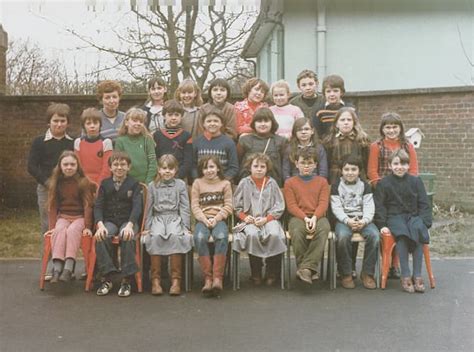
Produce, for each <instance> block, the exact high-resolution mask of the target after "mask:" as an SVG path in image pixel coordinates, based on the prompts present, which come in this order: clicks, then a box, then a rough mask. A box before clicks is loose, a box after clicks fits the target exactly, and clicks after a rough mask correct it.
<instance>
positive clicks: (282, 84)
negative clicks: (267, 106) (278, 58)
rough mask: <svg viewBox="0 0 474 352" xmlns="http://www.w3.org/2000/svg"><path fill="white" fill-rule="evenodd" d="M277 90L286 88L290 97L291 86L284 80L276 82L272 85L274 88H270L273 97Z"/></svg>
mask: <svg viewBox="0 0 474 352" xmlns="http://www.w3.org/2000/svg"><path fill="white" fill-rule="evenodd" d="M275 88H285V89H286V92H287V93H288V95H290V85H289V84H288V82H287V81H285V80H284V79H280V80H279V81H276V82H275V83H273V84H272V87H271V88H270V94H271V95H273V90H274V89H275Z"/></svg>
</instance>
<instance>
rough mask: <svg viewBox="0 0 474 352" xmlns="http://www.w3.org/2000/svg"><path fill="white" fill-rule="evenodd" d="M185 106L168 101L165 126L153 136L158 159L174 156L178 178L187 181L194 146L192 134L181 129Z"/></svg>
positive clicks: (164, 113)
mask: <svg viewBox="0 0 474 352" xmlns="http://www.w3.org/2000/svg"><path fill="white" fill-rule="evenodd" d="M183 114H184V109H183V106H182V105H181V104H180V103H178V102H177V101H176V100H168V101H167V102H166V103H165V105H164V106H163V116H164V117H165V125H164V127H163V128H160V129H159V130H157V131H156V132H155V133H154V134H153V139H154V140H155V144H156V147H155V154H156V157H157V159H159V158H160V157H161V156H163V155H165V154H172V155H173V156H174V157H175V158H176V160H178V165H179V169H178V173H177V175H176V177H178V178H180V179H185V178H186V177H187V176H188V175H189V174H190V172H191V167H192V161H193V145H192V139H191V134H190V133H189V132H188V131H185V130H184V129H183V128H182V127H181V121H182V118H183Z"/></svg>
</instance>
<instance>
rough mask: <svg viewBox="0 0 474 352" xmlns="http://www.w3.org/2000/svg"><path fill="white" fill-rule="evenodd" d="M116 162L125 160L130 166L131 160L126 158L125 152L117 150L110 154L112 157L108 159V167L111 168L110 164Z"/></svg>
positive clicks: (128, 157)
mask: <svg viewBox="0 0 474 352" xmlns="http://www.w3.org/2000/svg"><path fill="white" fill-rule="evenodd" d="M117 160H118V161H120V160H125V161H126V162H127V164H128V165H131V164H132V159H130V156H128V154H127V153H126V152H121V151H118V150H114V151H113V152H112V155H110V158H109V167H111V166H112V163H113V162H114V161H117Z"/></svg>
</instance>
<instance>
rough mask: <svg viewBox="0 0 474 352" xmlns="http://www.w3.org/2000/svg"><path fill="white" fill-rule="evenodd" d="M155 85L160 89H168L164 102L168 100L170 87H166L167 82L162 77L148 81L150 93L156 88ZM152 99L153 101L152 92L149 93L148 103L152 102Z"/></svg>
mask: <svg viewBox="0 0 474 352" xmlns="http://www.w3.org/2000/svg"><path fill="white" fill-rule="evenodd" d="M155 84H158V85H159V86H160V87H165V88H166V91H165V93H164V94H163V100H166V99H167V97H168V87H167V86H166V81H165V80H164V79H163V78H161V77H152V78H150V79H149V80H148V82H147V85H146V86H147V89H148V91H149V90H150V89H151V88H153V87H154V86H155ZM151 100H152V99H151V96H150V92H148V99H147V101H146V102H147V103H148V102H150V101H151Z"/></svg>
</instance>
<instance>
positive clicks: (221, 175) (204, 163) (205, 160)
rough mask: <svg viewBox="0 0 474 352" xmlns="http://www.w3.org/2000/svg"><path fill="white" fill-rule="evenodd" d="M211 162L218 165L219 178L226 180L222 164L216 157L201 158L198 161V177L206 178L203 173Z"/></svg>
mask: <svg viewBox="0 0 474 352" xmlns="http://www.w3.org/2000/svg"><path fill="white" fill-rule="evenodd" d="M209 161H212V162H214V164H216V166H217V177H219V179H221V180H223V179H224V171H222V164H221V162H220V160H219V158H218V157H217V156H215V155H204V156H203V157H201V158H200V159H199V161H198V169H197V172H198V177H199V178H201V177H204V173H203V171H202V170H203V169H204V168H205V167H207V164H209Z"/></svg>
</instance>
